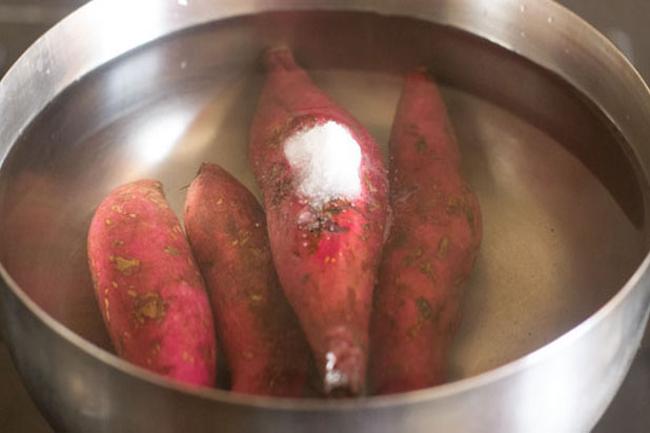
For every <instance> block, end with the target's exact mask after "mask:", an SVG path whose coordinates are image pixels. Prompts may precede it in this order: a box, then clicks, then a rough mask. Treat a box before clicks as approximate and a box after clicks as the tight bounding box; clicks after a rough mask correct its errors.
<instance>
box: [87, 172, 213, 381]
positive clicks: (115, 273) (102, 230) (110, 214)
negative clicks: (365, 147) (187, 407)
mask: <svg viewBox="0 0 650 433" xmlns="http://www.w3.org/2000/svg"><path fill="white" fill-rule="evenodd" d="M87 246H88V260H89V265H90V270H91V274H92V277H93V282H94V286H95V294H96V296H97V300H98V302H99V306H100V309H101V312H102V315H103V318H104V323H105V324H106V327H107V329H108V332H109V335H110V337H111V341H112V342H113V345H114V347H115V350H116V352H117V354H118V355H119V356H121V357H123V358H124V359H126V360H128V361H130V362H132V363H134V364H136V365H139V366H141V367H144V368H147V369H149V370H152V371H154V372H157V373H160V374H162V375H165V376H168V377H170V378H173V379H176V380H179V381H183V382H186V383H189V384H194V385H205V386H213V385H214V380H215V374H216V341H215V336H214V324H213V321H212V313H211V311H210V303H209V301H208V296H207V293H206V291H205V288H204V286H203V280H202V278H201V275H200V273H199V270H198V267H197V266H196V264H195V262H194V258H193V257H192V253H191V251H190V246H189V244H188V242H187V240H186V239H185V235H184V233H183V230H182V229H181V226H180V225H179V223H178V219H177V218H176V216H175V215H174V213H173V211H172V210H171V209H170V208H169V206H168V204H167V201H166V200H165V197H164V194H163V191H162V185H161V184H160V182H157V181H154V180H140V181H137V182H133V183H129V184H126V185H123V186H120V187H118V188H117V189H115V190H113V191H112V192H111V193H110V194H109V195H108V196H107V197H106V198H105V199H104V200H103V201H102V202H101V204H100V205H99V207H98V208H97V210H96V211H95V215H94V217H93V219H92V222H91V224H90V229H89V231H88V244H87Z"/></svg>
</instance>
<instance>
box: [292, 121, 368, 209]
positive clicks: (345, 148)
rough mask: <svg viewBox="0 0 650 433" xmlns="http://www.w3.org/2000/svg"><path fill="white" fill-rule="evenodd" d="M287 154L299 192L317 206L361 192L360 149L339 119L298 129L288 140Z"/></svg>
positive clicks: (351, 196)
mask: <svg viewBox="0 0 650 433" xmlns="http://www.w3.org/2000/svg"><path fill="white" fill-rule="evenodd" d="M284 156H285V157H286V158H287V161H288V162H289V164H290V165H291V168H292V169H293V170H295V177H296V179H297V182H298V193H299V194H300V195H302V196H303V197H305V198H306V199H307V200H308V201H309V204H310V205H312V206H313V207H315V208H319V207H322V206H323V205H324V204H325V203H327V202H328V201H330V200H332V199H337V198H342V199H347V200H354V199H356V198H358V197H359V195H360V194H361V179H360V178H359V167H360V165H361V148H360V147H359V143H357V142H356V140H355V139H354V138H353V137H352V134H350V132H349V131H348V130H347V129H346V128H345V127H343V126H342V125H340V124H338V123H336V122H333V121H328V122H326V123H324V124H321V125H316V126H314V127H312V128H309V129H304V130H300V131H297V132H296V133H295V134H293V135H292V136H291V137H289V139H288V140H287V143H286V145H285V147H284Z"/></svg>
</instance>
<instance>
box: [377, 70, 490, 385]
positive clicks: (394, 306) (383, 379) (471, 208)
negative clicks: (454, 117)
mask: <svg viewBox="0 0 650 433" xmlns="http://www.w3.org/2000/svg"><path fill="white" fill-rule="evenodd" d="M390 157H391V163H390V176H391V177H390V179H391V197H390V199H391V207H392V210H393V223H392V226H391V232H390V236H389V238H388V241H387V243H386V246H385V249H384V254H383V258H382V263H381V266H380V271H379V283H378V287H377V289H376V293H375V300H374V312H373V318H372V328H371V329H372V330H371V338H372V342H371V344H372V355H371V368H370V376H371V382H372V384H373V388H374V391H373V392H374V393H376V394H389V393H396V392H403V391H409V390H415V389H420V388H425V387H430V386H434V385H436V384H439V383H441V382H443V381H444V380H445V376H446V362H447V355H448V352H449V347H450V344H451V341H452V338H453V335H454V333H455V330H456V328H457V326H458V323H459V319H460V313H459V303H460V297H461V293H462V286H463V283H464V281H465V280H466V278H467V277H468V275H469V274H470V272H471V269H472V267H473V264H474V261H475V257H476V255H477V252H478V250H479V246H480V242H481V231H482V227H481V213H480V207H479V203H478V200H477V198H476V196H475V195H474V193H473V192H472V191H471V190H470V188H469V186H468V184H467V182H466V181H465V180H464V179H463V176H462V174H461V171H460V153H459V150H458V145H457V143H456V139H455V137H454V134H453V131H452V129H451V125H450V121H449V119H448V116H447V111H446V108H445V105H444V102H443V100H442V98H441V96H440V93H439V91H438V88H437V86H436V84H435V83H434V82H433V80H432V79H431V78H430V77H429V76H428V75H427V74H426V73H425V72H414V73H411V74H409V75H408V76H407V77H406V80H405V83H404V88H403V93H402V96H401V99H400V102H399V105H398V109H397V112H396V116H395V121H394V124H393V130H392V133H391V140H390Z"/></svg>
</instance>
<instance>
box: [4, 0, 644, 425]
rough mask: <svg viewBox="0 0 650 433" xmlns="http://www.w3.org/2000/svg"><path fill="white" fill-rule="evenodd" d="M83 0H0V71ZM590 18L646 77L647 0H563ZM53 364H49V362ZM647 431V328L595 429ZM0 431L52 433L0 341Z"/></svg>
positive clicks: (7, 66) (563, 2) (5, 68)
mask: <svg viewBox="0 0 650 433" xmlns="http://www.w3.org/2000/svg"><path fill="white" fill-rule="evenodd" d="M83 3H84V1H83V0H0V76H1V75H4V73H5V72H6V70H7V69H8V68H9V66H10V65H11V63H13V61H14V60H15V59H16V58H17V57H18V56H19V55H20V53H22V52H23V51H24V50H25V49H26V48H27V47H28V46H29V44H31V42H33V41H34V40H35V39H36V38H37V37H38V36H39V35H40V34H42V33H43V32H44V31H46V30H47V29H48V28H49V27H50V26H52V25H53V24H54V23H55V22H56V21H58V20H59V19H60V18H62V17H63V16H65V15H66V14H67V13H69V12H70V11H71V10H73V9H74V8H76V7H78V6H80V5H82V4H83ZM560 3H562V4H564V5H566V6H568V7H569V8H570V9H572V10H573V11H574V12H576V13H577V14H579V15H581V16H582V17H583V18H585V19H587V21H589V22H591V23H592V24H593V25H594V26H595V27H596V28H598V29H599V30H600V31H601V32H602V33H603V34H605V36H607V37H608V38H609V39H610V40H612V42H614V44H616V45H617V46H618V47H619V49H621V51H622V52H623V53H624V54H625V55H626V56H627V57H628V58H629V59H630V60H631V61H632V63H634V65H635V66H636V67H637V69H638V70H639V71H640V72H641V74H642V75H643V76H644V77H645V79H646V80H647V81H650V27H648V24H647V23H648V20H650V1H647V0H623V1H619V2H616V3H614V2H613V1H611V0H563V1H561V2H560ZM53 368H55V367H53ZM648 431H650V333H648V334H647V335H646V338H645V341H644V343H643V345H642V347H641V349H640V351H639V353H638V355H637V357H636V359H635V361H634V364H633V365H632V368H631V370H630V373H629V374H628V376H627V378H626V380H625V382H624V384H623V386H622V387H621V389H620V391H619V393H618V395H617V396H616V398H615V400H614V402H613V403H612V405H611V406H610V407H609V409H608V410H607V412H606V414H605V415H604V417H603V418H602V419H601V421H600V422H599V424H598V425H597V427H596V428H595V430H594V432H595V433H615V432H616V433H618V432H625V433H647V432H648ZM0 432H5V433H18V432H21V433H22V432H29V433H53V431H52V429H51V428H50V427H49V426H48V424H47V422H46V421H45V420H44V419H43V417H42V416H41V415H40V413H39V412H38V410H37V409H36V408H35V406H34V404H33V403H32V401H31V400H30V398H29V396H28V394H27V392H26V391H25V389H24V388H23V386H22V384H21V381H20V379H19V377H18V375H17V373H16V370H15V369H14V367H13V364H12V362H11V359H10V356H9V352H8V350H7V348H6V347H5V346H4V345H3V344H2V342H1V341H0Z"/></svg>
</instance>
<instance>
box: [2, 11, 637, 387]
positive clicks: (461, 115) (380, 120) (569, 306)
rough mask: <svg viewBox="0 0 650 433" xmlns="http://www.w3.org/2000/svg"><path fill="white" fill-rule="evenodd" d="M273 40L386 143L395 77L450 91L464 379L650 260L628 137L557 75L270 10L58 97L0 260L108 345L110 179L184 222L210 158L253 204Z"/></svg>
mask: <svg viewBox="0 0 650 433" xmlns="http://www.w3.org/2000/svg"><path fill="white" fill-rule="evenodd" d="M115 37H116V38H119V37H120V36H119V32H116V35H115ZM107 43H110V41H109V42H107ZM276 43H285V44H289V45H290V46H292V47H293V48H294V50H295V54H296V57H297V59H298V61H299V62H300V63H301V64H302V65H304V66H305V67H306V68H307V69H308V70H309V72H310V73H311V74H312V76H313V77H314V79H315V81H316V82H317V83H318V84H319V85H320V86H322V88H324V89H325V90H326V91H327V92H329V93H330V94H331V95H332V96H333V98H334V99H335V100H337V101H338V102H340V103H341V104H342V105H343V106H344V107H346V108H347V109H348V110H349V111H351V112H352V113H353V114H354V115H355V116H357V117H358V118H359V119H360V120H361V122H362V123H363V124H365V125H366V126H367V127H368V128H369V130H370V131H371V132H372V133H373V134H374V136H375V138H376V139H377V140H378V142H379V143H380V144H381V145H382V146H384V149H385V146H386V143H387V140H388V136H389V132H390V126H391V122H392V117H393V115H394V110H395V106H396V103H397V100H398V98H399V92H400V86H401V78H400V74H401V73H403V72H405V71H407V70H409V69H411V68H413V67H416V66H419V65H426V66H429V67H430V68H431V69H432V71H433V72H434V73H435V75H436V76H437V77H438V78H439V80H440V81H441V83H443V85H444V96H445V99H446V101H447V103H448V106H449V110H450V114H451V117H452V120H453V123H454V126H455V129H456V132H457V135H458V137H459V140H460V144H461V148H462V152H463V157H464V162H463V165H464V166H463V169H464V171H465V173H466V175H467V176H468V178H469V180H470V183H471V184H472V186H473V188H474V189H475V191H476V192H477V194H478V196H479V199H480V202H481V206H482V211H483V219H484V227H485V229H484V230H485V237H484V241H483V246H482V250H481V254H480V257H479V260H478V262H477V266H476V269H475V272H474V274H473V276H472V278H471V280H470V281H469V282H468V284H467V287H466V301H465V304H464V321H463V323H462V327H461V330H460V335H459V337H458V339H457V344H456V346H455V349H454V354H453V360H452V367H453V368H452V369H453V377H454V378H461V377H467V376H471V375H474V374H476V373H479V372H482V371H486V370H488V369H491V368H493V367H496V366H498V365H501V364H504V363H506V362H508V361H511V360H514V359H516V358H517V357H520V356H522V355H524V354H526V353H528V352H530V351H532V350H534V349H536V348H539V347H541V346H542V345H544V344H545V343H548V342H550V341H551V340H552V339H554V338H556V337H558V336H560V335H561V334H563V333H564V332H566V331H568V330H570V329H571V328H572V327H574V326H575V325H577V324H578V323H580V322H581V321H583V320H585V319H586V318H587V317H588V316H589V315H591V314H592V313H594V312H595V311H596V310H597V309H598V308H599V307H601V306H602V305H603V304H604V303H605V302H607V300H609V299H610V298H611V297H612V296H613V295H614V294H615V293H616V292H617V291H618V290H619V289H620V288H621V287H622V285H623V284H624V283H625V281H626V280H627V279H628V278H629V276H630V275H631V274H632V273H633V272H634V270H635V268H636V267H637V266H638V264H639V263H640V261H641V259H642V257H643V256H644V255H645V253H646V250H647V247H646V244H645V241H644V239H645V232H646V224H645V218H646V217H645V211H644V205H643V198H642V193H641V189H640V187H639V182H638V181H637V178H636V175H635V170H634V167H633V165H632V164H630V162H629V160H628V158H627V156H626V155H627V153H626V151H625V143H623V142H622V141H621V140H620V139H619V137H618V134H617V133H616V129H615V128H614V127H612V125H609V124H608V122H607V121H606V120H605V116H603V115H601V114H600V113H599V112H598V110H596V109H595V107H593V106H591V105H590V104H589V103H588V99H587V98H585V97H583V96H582V95H580V94H578V93H577V92H575V91H574V90H572V88H571V87H569V86H568V85H566V84H565V83H563V82H562V81H561V80H560V79H559V78H557V77H555V76H553V75H551V74H549V73H547V72H546V71H544V70H542V69H540V68H538V67H536V66H534V65H533V64H531V63H530V62H528V61H526V60H524V59H522V58H520V57H518V56H516V55H514V54H512V53H510V52H508V51H506V50H505V49H502V48H499V47H496V46H494V45H492V44H490V43H488V42H486V41H483V40H479V39H477V38H474V37H472V36H469V35H467V34H464V33H461V32H457V31H455V30H452V29H448V28H443V27H438V26H435V25H432V24H428V23H424V22H420V21H415V20H410V19H403V18H388V17H381V16H379V15H373V14H358V13H324V12H323V13H307V12H303V13H276V14H265V15H259V16H252V17H244V18H238V19H233V20H228V21H224V22H220V23H215V24H212V25H209V26H204V27H201V28H197V29H193V30H191V31H187V32H183V33H180V34H176V35H173V36H171V37H168V38H166V39H164V40H162V41H158V42H156V43H154V44H151V45H148V46H145V47H143V48H141V49H139V50H137V51H135V52H132V53H130V54H129V55H127V56H124V57H122V58H119V59H117V60H115V61H114V62H112V63H111V64H109V65H106V66H105V67H103V68H101V69H100V70H97V71H95V72H93V73H92V74H90V75H88V76H87V77H85V78H84V79H82V80H81V81H79V82H77V83H76V84H74V85H73V86H71V87H70V88H68V89H66V91H65V92H64V93H62V94H61V95H60V96H59V97H58V98H57V99H56V100H54V101H52V103H51V104H50V105H49V106H48V107H47V108H46V109H45V110H44V111H43V112H42V113H40V114H39V115H38V116H37V117H36V118H35V120H34V121H33V123H32V124H31V126H30V127H29V128H27V130H26V131H25V132H24V134H23V135H22V137H21V139H20V140H19V141H18V142H17V143H15V145H14V147H13V149H12V152H11V154H10V155H9V157H8V159H7V160H6V161H5V164H4V166H3V167H2V172H1V173H0V215H2V221H3V224H2V225H1V227H0V260H2V263H3V265H4V266H5V267H6V268H7V270H8V271H9V272H10V274H11V275H12V277H13V278H14V279H15V280H16V281H17V282H18V283H19V284H20V286H21V287H22V288H23V290H25V291H26V292H27V293H28V294H29V295H30V296H31V297H32V299H33V300H34V301H35V302H37V303H38V304H39V305H40V306H41V307H42V308H43V309H45V311H47V312H48V313H49V314H51V315H52V316H53V317H54V318H56V319H57V320H59V321H60V322H62V323H63V324H65V325H66V326H68V327H69V328H70V329H72V330H73V331H74V332H76V333H78V334H79V335H81V336H83V337H85V338H87V339H88V340H90V341H92V342H94V343H95V344H97V345H99V346H101V347H104V348H106V349H108V350H111V349H110V344H109V343H108V339H107V336H106V333H105V331H104V329H103V324H102V322H101V320H100V316H99V311H98V309H97V306H96V301H95V299H94V295H93V290H92V283H91V280H90V275H89V273H88V270H87V265H86V255H85V254H86V253H85V235H86V230H87V227H88V224H89V221H90V218H91V216H92V213H93V209H94V207H95V206H96V205H97V204H98V202H99V201H100V200H101V198H102V197H103V196H104V195H105V194H106V193H107V192H108V191H109V190H110V189H112V188H113V187H115V186H117V185H118V184H120V183H123V182H127V181H130V180H133V179H136V178H142V177H154V178H158V179H160V180H162V181H163V183H164V184H165V187H166V191H167V195H168V198H169V200H170V202H171V203H172V205H173V207H174V209H175V210H176V211H177V213H179V214H180V211H181V209H182V202H183V199H184V195H185V190H184V187H185V186H187V185H188V184H189V183H190V182H191V180H192V178H193V176H194V174H195V172H196V170H197V168H198V166H199V164H200V163H201V162H202V161H213V162H217V163H219V164H222V165H223V166H224V167H225V168H227V169H229V170H230V171H231V172H232V173H233V174H235V175H236V176H237V177H238V178H239V179H241V180H242V181H243V182H244V183H245V184H246V185H247V186H249V187H250V188H251V189H252V190H254V191H255V192H256V193H258V190H257V188H256V186H255V183H254V179H253V177H252V173H251V171H250V169H249V167H248V164H247V160H246V143H247V130H248V126H249V124H250V120H251V117H252V114H253V112H254V110H255V106H256V99H257V95H258V91H259V88H260V85H261V82H262V79H263V73H262V71H261V69H260V67H259V65H258V58H259V54H260V52H261V50H262V49H263V48H264V47H265V46H268V45H272V44H276Z"/></svg>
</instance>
